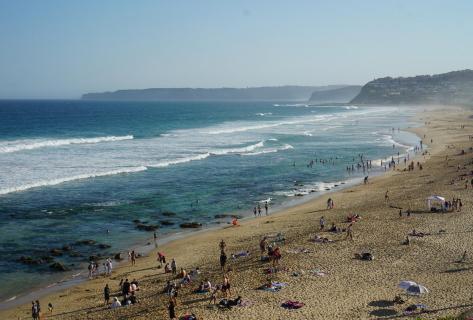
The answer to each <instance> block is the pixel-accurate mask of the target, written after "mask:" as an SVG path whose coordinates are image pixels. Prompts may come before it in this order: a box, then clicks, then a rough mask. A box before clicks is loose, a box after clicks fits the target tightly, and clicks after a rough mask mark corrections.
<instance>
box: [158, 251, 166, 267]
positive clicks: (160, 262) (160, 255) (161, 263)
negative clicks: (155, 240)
mask: <svg viewBox="0 0 473 320" xmlns="http://www.w3.org/2000/svg"><path fill="white" fill-rule="evenodd" d="M158 261H159V265H160V266H161V267H162V266H163V263H164V264H166V257H165V256H164V253H162V252H158Z"/></svg>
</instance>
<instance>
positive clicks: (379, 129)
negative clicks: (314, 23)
mask: <svg viewBox="0 0 473 320" xmlns="http://www.w3.org/2000/svg"><path fill="white" fill-rule="evenodd" d="M412 114H413V111H411V110H410V109H409V108H394V107H392V108H389V107H359V108H358V107H354V106H339V107H338V106H337V107H315V106H307V105H288V104H284V102H281V103H279V104H273V102H238V103H233V102H209V103H202V102H199V103H197V102H196V103H189V102H185V103H176V102H172V103H168V102H166V103H164V102H93V101H0V244H1V246H0V254H1V255H2V257H3V259H2V260H1V261H0V281H1V283H2V287H1V288H0V301H4V300H5V299H9V298H11V297H13V296H16V295H19V294H21V293H24V292H26V291H28V290H30V289H32V288H39V287H44V286H45V285H47V284H48V283H51V282H53V281H57V280H58V278H62V277H69V276H70V274H69V273H68V274H59V275H58V274H57V273H54V272H51V270H50V269H49V266H48V264H43V265H34V266H29V265H24V264H22V263H20V262H18V261H17V260H18V259H19V258H20V257H21V256H31V257H34V258H36V257H41V256H44V255H49V251H50V250H51V249H53V248H60V247H62V246H64V245H72V247H73V250H74V251H75V252H76V255H77V256H76V257H72V256H71V255H70V253H67V252H66V253H64V254H63V255H62V256H59V257H55V258H54V259H55V260H56V261H59V262H62V263H64V264H65V265H66V266H68V267H69V268H71V269H72V270H73V273H77V271H74V270H81V271H82V270H83V263H85V262H86V261H87V260H88V257H89V256H90V255H93V254H101V255H103V256H105V257H107V256H110V255H112V254H114V253H116V252H119V251H123V250H126V249H128V248H130V246H133V245H135V244H136V243H139V242H140V241H145V239H149V238H150V237H152V233H149V232H144V231H140V230H137V229H136V228H135V223H134V222H133V220H135V219H139V220H141V221H145V222H146V223H148V224H157V225H160V229H159V231H158V235H159V237H163V236H164V235H166V234H168V235H169V234H173V233H176V232H179V231H181V229H180V227H179V224H180V223H183V222H189V221H196V222H199V223H202V224H203V225H204V227H205V226H215V225H218V224H219V223H227V222H228V219H215V217H214V216H215V215H216V214H224V213H227V214H235V213H237V214H240V215H243V216H245V215H252V208H253V206H254V205H255V204H256V203H257V202H259V201H263V200H266V199H270V204H271V209H270V210H274V208H276V207H278V206H280V205H282V204H284V203H287V202H288V201H291V200H292V199H294V198H296V195H298V196H300V195H305V194H309V193H313V194H317V193H320V192H322V191H324V190H326V189H332V188H336V187H335V184H337V185H341V182H343V181H346V180H350V179H353V178H356V177H361V176H363V172H362V171H359V172H355V173H349V172H347V171H346V167H347V166H349V165H350V166H351V164H356V163H357V162H358V161H359V158H358V155H359V154H363V156H364V159H371V160H377V159H384V158H387V157H390V156H391V155H396V154H397V153H398V152H399V153H405V152H406V150H407V149H408V147H409V146H410V145H412V144H414V143H416V142H417V138H416V137H415V136H413V135H411V134H409V133H406V132H403V131H402V130H401V131H398V130H397V128H401V129H402V128H405V127H407V126H409V125H413V124H412V123H409V118H410V116H411V115H412ZM392 128H395V130H394V131H393V130H392ZM314 159H317V160H319V159H326V160H327V163H326V164H321V163H320V162H319V161H317V162H315V164H314V165H313V166H312V167H310V166H307V165H308V164H309V162H310V161H311V160H314ZM373 163H375V161H373ZM377 170H379V171H382V169H381V168H379V167H377V166H375V165H374V168H373V169H372V171H377ZM169 211H170V212H173V213H175V215H173V216H166V215H163V213H164V212H169ZM164 220H166V221H167V222H168V223H172V224H173V225H163V224H162V222H163V221H164ZM107 230H108V232H107ZM83 239H92V240H95V241H97V242H98V243H102V244H107V245H110V246H111V247H110V248H105V249H100V248H98V247H97V246H96V245H95V246H84V245H75V244H74V243H75V242H76V241H78V240H83Z"/></svg>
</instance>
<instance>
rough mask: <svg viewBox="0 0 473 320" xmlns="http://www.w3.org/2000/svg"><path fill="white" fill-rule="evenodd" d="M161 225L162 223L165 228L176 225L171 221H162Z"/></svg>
mask: <svg viewBox="0 0 473 320" xmlns="http://www.w3.org/2000/svg"><path fill="white" fill-rule="evenodd" d="M159 223H161V224H162V225H163V226H172V225H174V222H172V221H169V220H161V221H159Z"/></svg>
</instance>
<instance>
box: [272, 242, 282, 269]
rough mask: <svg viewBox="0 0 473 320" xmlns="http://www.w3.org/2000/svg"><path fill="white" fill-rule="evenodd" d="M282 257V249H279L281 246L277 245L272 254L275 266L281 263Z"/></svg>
mask: <svg viewBox="0 0 473 320" xmlns="http://www.w3.org/2000/svg"><path fill="white" fill-rule="evenodd" d="M281 257H282V256H281V250H280V249H279V247H276V248H275V249H274V250H273V252H272V254H271V258H272V260H273V268H276V266H278V265H279V260H281Z"/></svg>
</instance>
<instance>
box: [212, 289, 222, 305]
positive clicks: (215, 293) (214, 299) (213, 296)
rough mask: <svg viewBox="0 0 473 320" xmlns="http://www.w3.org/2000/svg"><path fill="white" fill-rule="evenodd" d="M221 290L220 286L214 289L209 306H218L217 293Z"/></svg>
mask: <svg viewBox="0 0 473 320" xmlns="http://www.w3.org/2000/svg"><path fill="white" fill-rule="evenodd" d="M219 289H220V286H215V287H214V288H213V289H212V294H211V295H210V301H209V304H212V303H213V304H217V292H218V290H219Z"/></svg>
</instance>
